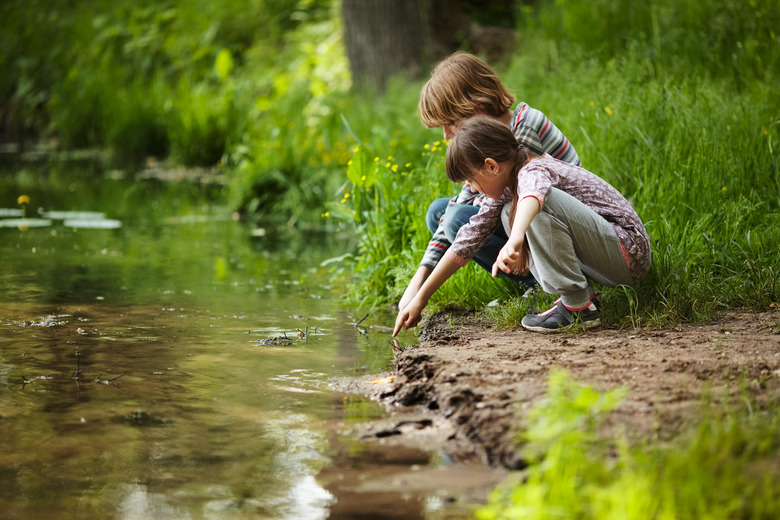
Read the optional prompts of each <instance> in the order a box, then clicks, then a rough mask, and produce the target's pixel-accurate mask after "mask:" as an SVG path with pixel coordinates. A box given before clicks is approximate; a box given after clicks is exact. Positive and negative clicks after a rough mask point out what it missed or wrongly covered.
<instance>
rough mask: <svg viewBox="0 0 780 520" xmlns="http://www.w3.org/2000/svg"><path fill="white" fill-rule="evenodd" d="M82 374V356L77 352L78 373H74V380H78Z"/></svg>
mask: <svg viewBox="0 0 780 520" xmlns="http://www.w3.org/2000/svg"><path fill="white" fill-rule="evenodd" d="M80 372H81V354H80V353H79V351H76V371H75V372H74V373H73V377H72V379H78V378H79V373H80Z"/></svg>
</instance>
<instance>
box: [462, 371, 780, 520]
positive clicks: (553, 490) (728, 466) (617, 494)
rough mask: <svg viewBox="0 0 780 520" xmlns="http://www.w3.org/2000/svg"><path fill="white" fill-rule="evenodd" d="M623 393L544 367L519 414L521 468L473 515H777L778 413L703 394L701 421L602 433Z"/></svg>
mask: <svg viewBox="0 0 780 520" xmlns="http://www.w3.org/2000/svg"><path fill="white" fill-rule="evenodd" d="M624 395H625V391H624V390H622V389H617V390H611V391H609V392H604V393H602V392H598V391H596V390H594V389H592V388H590V387H587V386H585V385H582V384H581V383H578V382H576V381H574V380H572V379H571V378H570V376H569V375H568V373H566V372H565V371H557V372H553V373H552V374H551V375H550V378H549V384H548V391H547V396H546V397H545V398H544V399H543V400H542V401H540V402H539V403H538V404H537V405H536V406H535V407H534V408H533V410H532V411H531V412H530V413H529V415H528V422H529V424H528V428H527V429H526V430H525V432H524V434H523V435H522V437H521V439H520V441H521V442H523V443H524V444H523V447H524V451H525V453H527V460H528V462H529V467H528V469H527V470H525V471H524V472H523V474H519V473H518V474H513V475H511V476H510V477H509V478H508V479H507V480H506V482H505V483H504V484H503V485H501V486H499V487H498V488H497V489H496V490H494V491H493V493H492V494H491V496H490V498H489V501H488V504H487V505H486V506H485V507H482V508H480V509H479V510H478V511H477V513H476V517H477V518H479V519H480V520H490V519H502V520H511V519H519V518H534V519H545V518H572V519H574V518H577V519H588V518H594V519H595V518H598V519H604V518H607V519H609V518H615V519H617V518H620V519H621V520H622V519H626V520H631V519H637V520H640V519H641V520H646V519H653V518H657V519H667V518H668V519H671V518H711V519H727V518H729V519H730V518H767V519H768V518H775V517H777V515H778V514H780V498H778V497H780V493H779V492H780V474H779V473H778V472H777V470H776V469H770V468H774V466H773V461H775V462H776V460H777V457H778V456H780V438H778V436H777V427H778V426H780V414H778V410H777V409H776V407H774V406H772V407H770V408H769V409H768V410H765V411H761V412H759V413H754V412H753V409H752V408H751V407H750V405H749V404H748V407H745V403H746V402H747V403H749V402H748V401H747V400H739V401H738V405H737V404H735V405H734V406H732V407H731V408H729V407H728V406H725V413H724V405H722V404H715V401H713V402H711V403H704V406H703V412H702V414H703V420H702V421H701V423H700V426H699V427H698V428H695V429H693V430H692V431H689V432H687V433H685V434H683V435H681V436H680V437H679V438H678V439H676V440H675V441H673V442H671V443H666V444H664V443H661V442H660V441H631V440H629V439H628V438H627V437H626V436H625V435H621V434H613V435H610V436H605V435H604V433H603V429H602V428H601V426H602V424H603V421H604V420H605V418H606V417H605V414H606V413H608V412H610V411H611V410H612V409H614V408H615V407H616V406H617V405H618V404H619V402H620V400H621V399H622V397H623V396H624Z"/></svg>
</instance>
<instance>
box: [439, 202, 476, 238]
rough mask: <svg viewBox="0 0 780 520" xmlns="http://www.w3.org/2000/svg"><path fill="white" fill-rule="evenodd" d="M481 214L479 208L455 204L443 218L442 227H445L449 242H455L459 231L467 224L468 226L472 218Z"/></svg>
mask: <svg viewBox="0 0 780 520" xmlns="http://www.w3.org/2000/svg"><path fill="white" fill-rule="evenodd" d="M477 212H479V208H477V207H475V206H467V205H464V204H455V205H453V206H450V207H449V208H447V211H446V212H445V213H444V216H443V217H442V222H441V224H442V226H443V227H444V233H445V235H446V237H447V240H449V241H450V242H454V241H455V235H457V234H458V230H460V228H462V227H463V226H464V225H465V224H468V222H469V220H470V219H471V217H472V216H474V215H476V214H477Z"/></svg>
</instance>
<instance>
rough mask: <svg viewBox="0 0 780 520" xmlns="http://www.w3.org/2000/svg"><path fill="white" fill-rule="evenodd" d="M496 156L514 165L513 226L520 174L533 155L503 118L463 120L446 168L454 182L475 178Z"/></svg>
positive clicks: (511, 185)
mask: <svg viewBox="0 0 780 520" xmlns="http://www.w3.org/2000/svg"><path fill="white" fill-rule="evenodd" d="M488 158H490V159H493V160H494V161H496V162H497V163H499V164H500V165H502V167H503V165H504V164H506V165H507V166H508V167H509V168H510V170H509V171H510V172H511V174H510V176H509V188H510V189H511V190H512V210H511V211H510V212H509V223H510V227H511V225H512V223H513V222H514V220H515V211H516V210H517V200H518V195H517V173H518V172H519V171H520V168H522V167H523V166H525V164H526V163H527V162H528V161H529V159H530V158H529V156H528V154H527V153H526V151H525V149H523V147H522V145H520V144H518V143H517V140H515V136H514V134H513V133H512V131H511V130H510V129H509V127H508V126H507V125H506V124H504V123H502V122H501V121H499V120H497V119H495V118H492V117H489V116H483V115H478V116H474V117H470V118H468V119H466V120H465V121H463V123H462V124H461V125H460V127H459V128H458V133H457V134H455V137H453V138H452V140H451V141H450V144H449V146H448V147H447V157H446V162H445V168H446V171H447V177H448V178H449V179H450V180H451V181H452V182H464V181H471V180H474V178H475V176H476V174H477V173H478V172H479V171H480V168H481V167H482V165H483V164H485V159H488ZM523 247H524V248H525V249H526V255H525V258H529V257H530V256H529V254H528V241H527V240H526V241H525V242H524V246H523ZM518 272H520V273H522V274H525V273H527V272H528V266H527V265H523V266H519V267H518Z"/></svg>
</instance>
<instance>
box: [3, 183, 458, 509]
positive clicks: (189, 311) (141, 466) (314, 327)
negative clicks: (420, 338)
mask: <svg viewBox="0 0 780 520" xmlns="http://www.w3.org/2000/svg"><path fill="white" fill-rule="evenodd" d="M92 173H93V174H94V172H92ZM2 179H3V180H2V182H4V183H5V185H4V186H3V189H2V190H0V194H10V195H9V200H10V202H9V201H6V200H5V199H3V200H0V206H10V205H12V203H13V199H14V198H15V197H16V196H17V194H18V193H21V192H24V193H28V194H30V198H31V200H32V201H33V206H35V208H36V211H38V208H40V212H39V214H46V212H48V211H54V210H55V209H56V210H58V211H77V212H82V214H81V215H80V217H82V218H83V217H85V215H87V216H89V213H87V214H84V213H83V212H94V213H95V214H100V215H102V216H103V220H108V219H111V220H116V221H117V222H121V226H118V227H115V228H110V226H109V228H107V229H93V228H90V227H89V226H85V227H74V226H65V225H62V224H61V223H59V222H60V221H59V220H58V221H56V222H57V224H56V225H53V226H51V227H48V228H38V229H32V228H29V229H26V230H20V229H17V228H2V229H0V258H2V262H0V510H2V511H3V513H2V516H3V518H11V519H15V518H42V519H56V518H85V519H91V518H95V519H110V518H117V519H141V518H144V519H147V518H209V519H212V518H215V519H219V518H230V519H242V518H252V519H256V518H273V519H280V518H281V519H320V518H397V517H398V516H394V515H397V514H399V513H402V514H403V515H404V517H406V518H424V517H429V518H436V519H438V518H456V516H442V515H433V516H431V513H430V512H431V511H437V510H439V509H441V507H440V506H438V505H437V503H436V500H438V498H437V497H439V495H438V494H437V492H435V491H432V490H431V489H429V488H424V487H423V488H421V489H424V491H421V492H415V491H414V490H411V491H410V490H409V489H408V488H407V489H402V488H398V489H390V488H388V489H385V490H384V491H382V490H377V489H373V488H370V487H367V484H366V485H363V486H362V487H361V485H360V479H361V475H363V476H371V478H372V481H379V482H381V478H382V475H386V476H387V475H394V474H396V473H398V472H399V471H400V472H402V473H403V472H408V471H409V467H410V465H415V466H424V465H425V464H428V460H429V456H428V455H426V454H424V453H422V452H417V451H413V450H412V451H410V452H405V451H404V452H402V451H399V450H397V449H395V448H394V449H393V450H390V451H388V450H387V449H386V448H382V447H381V446H378V445H373V444H368V445H367V446H364V444H365V443H362V442H360V441H359V440H356V439H351V438H347V437H346V436H345V435H343V434H342V433H341V432H342V431H343V429H344V428H343V425H342V422H343V421H359V420H365V419H368V418H371V417H375V416H376V415H378V414H379V413H381V410H380V408H379V407H378V406H377V405H376V404H375V403H369V402H360V403H358V402H357V400H347V399H345V398H344V396H340V395H337V394H335V393H334V392H333V391H331V390H330V388H329V386H328V382H329V380H330V378H333V377H338V376H346V375H362V374H366V373H379V372H381V371H383V370H386V369H388V368H389V367H390V366H391V360H392V344H391V343H390V342H389V341H388V340H389V333H388V332H382V329H372V328H371V326H372V325H374V326H375V325H388V324H389V323H391V322H392V316H389V315H382V314H381V313H372V314H371V316H370V318H369V319H367V320H366V321H364V322H363V323H362V324H361V327H360V329H358V328H357V327H355V324H356V323H357V322H358V321H360V320H361V319H362V318H363V317H364V315H365V312H364V311H363V312H360V313H359V315H355V314H357V311H355V310H353V309H350V308H349V307H344V306H342V305H341V301H340V298H339V294H340V285H341V284H344V283H348V279H345V278H341V277H340V276H338V275H339V271H338V269H342V266H341V262H331V263H327V262H323V260H325V259H327V258H331V257H338V256H340V255H342V254H344V252H345V251H349V250H351V247H352V246H353V244H352V243H351V242H350V241H349V238H348V237H342V236H338V235H335V234H327V235H325V238H324V239H323V236H322V233H321V232H317V233H313V232H312V233H306V232H302V231H299V230H298V231H296V230H292V229H285V228H284V227H280V226H278V225H275V224H274V223H272V222H269V223H252V224H249V223H244V222H242V221H240V220H237V219H235V218H234V217H233V215H232V214H231V213H230V212H229V211H227V210H226V209H225V208H222V207H219V206H218V205H216V204H215V203H214V201H215V200H219V193H218V192H219V188H217V187H204V186H195V185H186V184H163V183H159V182H156V181H144V182H131V181H130V180H122V179H120V180H113V181H104V182H94V177H91V176H89V175H83V174H82V173H79V172H70V173H67V172H63V171H55V170H53V171H51V172H49V173H48V174H47V175H46V176H45V179H44V177H43V174H42V173H39V172H27V173H26V174H25V175H18V176H11V177H4V178H2ZM44 181H45V182H44ZM15 183H16V184H15ZM31 209H32V206H31ZM68 215H70V216H73V214H72V213H68V214H62V213H54V214H53V216H54V217H58V218H59V217H63V216H68ZM86 220H89V219H86ZM258 229H263V230H264V232H263V233H258V232H257V231H256V230H258ZM279 337H281V338H285V339H289V341H284V342H269V341H268V340H269V339H272V338H279ZM348 408H349V409H348ZM388 478H389V477H388ZM377 479H379V480H377ZM372 515H373V516H372Z"/></svg>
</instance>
